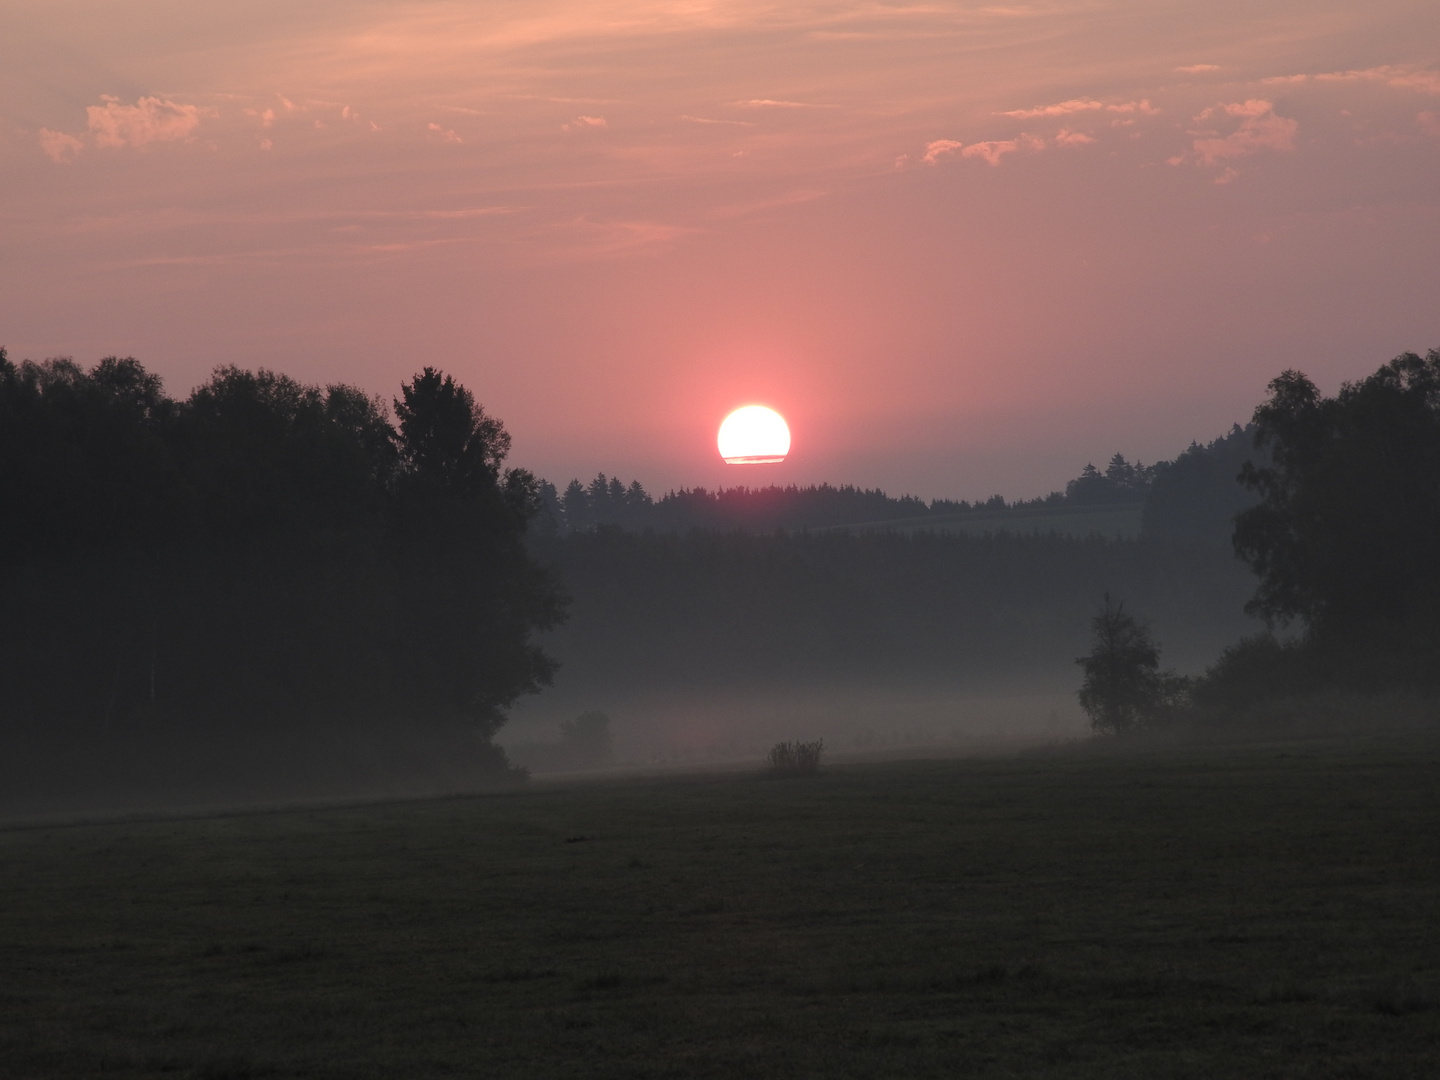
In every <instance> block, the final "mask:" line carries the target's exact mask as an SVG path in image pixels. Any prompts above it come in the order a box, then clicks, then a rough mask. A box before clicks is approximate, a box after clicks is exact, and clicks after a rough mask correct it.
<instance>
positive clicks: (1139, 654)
mask: <svg viewBox="0 0 1440 1080" xmlns="http://www.w3.org/2000/svg"><path fill="white" fill-rule="evenodd" d="M1091 626H1092V627H1093V628H1094V633H1095V644H1094V647H1093V648H1092V649H1091V650H1090V652H1089V653H1087V654H1086V655H1085V656H1082V657H1080V658H1079V659H1077V660H1076V661H1075V663H1077V664H1079V665H1080V667H1081V669H1082V670H1083V671H1084V672H1085V681H1084V682H1083V683H1082V685H1081V687H1080V693H1079V698H1080V707H1081V708H1082V709H1084V710H1085V713H1086V715H1087V716H1089V717H1090V724H1091V726H1092V727H1094V728H1095V730H1096V731H1099V732H1102V733H1105V734H1110V735H1123V734H1126V733H1128V732H1133V731H1139V730H1141V729H1144V728H1147V727H1153V726H1154V725H1155V724H1156V723H1158V722H1160V721H1161V720H1163V719H1164V717H1165V715H1166V713H1167V711H1168V710H1169V709H1170V708H1172V707H1173V706H1174V705H1175V703H1176V701H1177V699H1178V698H1179V697H1180V696H1181V695H1182V694H1183V692H1184V690H1185V687H1186V680H1184V679H1182V678H1181V677H1180V676H1177V675H1175V674H1174V673H1173V672H1170V671H1161V670H1160V647H1159V646H1158V645H1156V643H1155V641H1154V639H1153V638H1152V637H1151V636H1150V632H1149V630H1147V629H1146V628H1145V627H1144V626H1142V625H1140V623H1138V622H1136V621H1135V619H1134V617H1133V616H1131V615H1130V614H1128V613H1127V612H1126V611H1125V605H1124V604H1123V603H1120V604H1116V603H1113V602H1112V601H1111V599H1110V594H1109V593H1106V594H1105V606H1104V607H1103V608H1102V609H1101V610H1100V613H1099V614H1098V615H1096V616H1095V618H1094V619H1093V620H1092V621H1091Z"/></svg>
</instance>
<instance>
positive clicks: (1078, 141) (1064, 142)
mask: <svg viewBox="0 0 1440 1080" xmlns="http://www.w3.org/2000/svg"><path fill="white" fill-rule="evenodd" d="M1094 141H1095V140H1094V139H1093V138H1092V137H1091V136H1089V135H1086V134H1085V133H1084V132H1083V131H1070V130H1068V129H1067V128H1061V129H1060V130H1059V131H1058V132H1057V133H1056V135H1055V145H1056V146H1084V145H1085V144H1086V143H1093V142H1094Z"/></svg>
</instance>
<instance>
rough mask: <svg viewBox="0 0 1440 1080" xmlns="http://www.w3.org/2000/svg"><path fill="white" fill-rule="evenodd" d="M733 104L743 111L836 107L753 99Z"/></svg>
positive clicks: (804, 102)
mask: <svg viewBox="0 0 1440 1080" xmlns="http://www.w3.org/2000/svg"><path fill="white" fill-rule="evenodd" d="M731 104H733V105H736V106H738V107H740V108H742V109H833V108H836V106H834V105H817V104H815V103H814V102H812V101H772V100H771V99H770V98H752V99H751V100H749V101H735V102H731Z"/></svg>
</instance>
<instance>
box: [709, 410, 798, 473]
mask: <svg viewBox="0 0 1440 1080" xmlns="http://www.w3.org/2000/svg"><path fill="white" fill-rule="evenodd" d="M718 441H719V443H720V456H721V457H722V458H724V459H725V464H727V465H766V464H772V463H774V462H777V461H784V460H785V455H786V454H788V453H790V429H789V428H788V427H786V425H785V418H784V417H783V416H781V415H780V414H779V413H777V412H776V411H775V410H774V409H767V408H766V407H765V406H764V405H746V406H745V407H744V408H743V409H736V410H735V411H734V412H732V413H731V414H730V415H729V416H727V417H726V418H725V422H724V423H723V424H721V425H720V438H719V440H718Z"/></svg>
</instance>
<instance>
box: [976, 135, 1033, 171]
mask: <svg viewBox="0 0 1440 1080" xmlns="http://www.w3.org/2000/svg"><path fill="white" fill-rule="evenodd" d="M1044 146H1045V140H1044V139H1039V138H1036V137H1035V136H1034V135H1021V136H1019V137H1018V138H1014V139H991V140H989V141H988V142H978V143H971V144H970V145H969V146H967V147H965V149H964V150H961V151H960V156H961V157H978V158H982V159H984V161H985V162H987V163H988V164H990V165H992V166H994V165H999V164H1000V159H1001V158H1002V157H1004V156H1005V155H1006V154H1013V153H1015V152H1017V151H1019V150H1040V149H1042V148H1043V147H1044Z"/></svg>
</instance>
